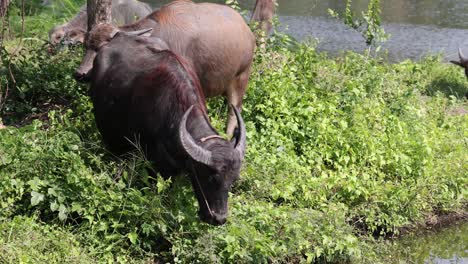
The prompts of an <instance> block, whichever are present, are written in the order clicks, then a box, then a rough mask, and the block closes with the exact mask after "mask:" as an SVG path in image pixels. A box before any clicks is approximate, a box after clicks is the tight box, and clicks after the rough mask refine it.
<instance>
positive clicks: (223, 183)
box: [179, 105, 246, 225]
mask: <svg viewBox="0 0 468 264" xmlns="http://www.w3.org/2000/svg"><path fill="white" fill-rule="evenodd" d="M232 108H233V109H234V112H235V114H236V118H237V125H238V127H239V130H238V133H236V136H234V137H233V139H232V140H231V141H227V140H224V139H221V138H220V137H219V136H216V135H215V136H214V137H209V138H214V139H211V140H209V141H211V142H208V141H206V142H207V143H206V144H205V146H203V147H202V146H200V145H198V144H197V143H196V142H195V140H194V139H193V138H192V136H191V135H190V133H189V132H188V131H187V126H186V123H187V118H188V116H189V114H190V112H191V111H192V109H193V105H192V106H191V107H190V108H189V109H188V110H187V111H186V112H185V114H184V116H183V118H182V121H181V122H180V127H179V138H180V142H181V145H182V147H183V149H184V150H185V151H186V152H187V154H188V155H189V156H190V157H191V158H192V161H189V163H190V164H189V170H190V171H189V174H190V175H191V180H192V185H193V188H194V190H195V194H196V196H197V199H198V204H199V206H200V211H199V215H200V218H201V219H202V220H203V221H205V222H207V223H210V224H213V225H222V224H224V223H225V222H226V218H227V216H228V194H229V191H230V189H231V186H232V184H233V183H234V182H235V181H236V180H237V179H238V178H239V172H240V167H241V164H242V160H243V159H244V151H245V146H246V143H245V142H246V135H245V134H246V131H245V125H244V121H243V120H242V117H241V115H240V114H239V112H238V111H237V109H236V108H235V107H234V106H232ZM201 141H204V139H202V140H201Z"/></svg>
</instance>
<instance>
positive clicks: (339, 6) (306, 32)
mask: <svg viewBox="0 0 468 264" xmlns="http://www.w3.org/2000/svg"><path fill="white" fill-rule="evenodd" d="M143 1H146V2H148V3H150V4H152V5H153V7H159V6H161V5H163V4H165V3H168V2H170V0H143ZM203 1H209V2H218V3H224V2H225V1H224V0H212V1H210V0H203ZM278 1H279V9H278V14H279V16H280V22H281V26H280V28H279V29H280V31H284V32H286V33H288V34H290V35H291V36H293V37H294V38H296V39H298V40H304V39H310V38H316V39H318V40H319V45H318V47H317V48H318V49H319V50H322V51H327V52H329V53H330V54H338V53H339V52H340V51H341V50H353V51H357V52H361V51H363V50H364V49H365V48H366V46H365V44H364V40H363V39H362V37H361V36H360V34H358V33H356V32H354V31H353V30H349V29H348V28H346V27H345V26H344V25H343V24H342V23H341V22H338V21H336V20H334V19H331V18H329V16H328V13H327V10H328V9H329V8H331V9H334V10H337V11H342V10H343V8H344V3H345V1H344V0H327V1H323V0H278ZM195 2H202V1H200V0H196V1H195ZM254 2H255V0H239V3H240V5H241V8H243V9H247V10H252V8H253V4H254ZM381 2H382V17H383V21H384V27H385V30H386V31H387V32H388V33H390V34H391V38H390V40H389V41H388V42H386V43H385V44H384V45H383V47H384V48H385V49H387V50H388V54H389V59H390V60H391V61H401V60H404V59H407V58H411V59H419V58H421V57H423V56H425V55H427V54H434V53H442V54H443V56H444V59H445V60H446V61H447V60H450V59H457V49H458V47H459V46H461V47H466V49H467V50H468V0H391V1H381ZM367 4H368V0H354V1H353V6H354V8H355V12H360V11H362V10H365V9H366V8H367ZM467 53H468V51H467Z"/></svg>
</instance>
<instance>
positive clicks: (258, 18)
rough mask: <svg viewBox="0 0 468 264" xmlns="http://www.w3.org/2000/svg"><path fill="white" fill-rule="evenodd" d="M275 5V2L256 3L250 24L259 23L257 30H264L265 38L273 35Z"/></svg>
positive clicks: (260, 0)
mask: <svg viewBox="0 0 468 264" xmlns="http://www.w3.org/2000/svg"><path fill="white" fill-rule="evenodd" d="M275 5H276V4H275V0H257V1H256V2H255V7H254V10H253V12H252V17H251V18H250V22H256V23H258V26H257V30H258V29H260V30H262V31H263V32H264V35H265V36H268V35H269V34H270V33H271V29H272V23H273V16H274V14H275ZM257 38H258V37H257Z"/></svg>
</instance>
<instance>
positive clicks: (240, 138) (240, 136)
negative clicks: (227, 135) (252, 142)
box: [231, 105, 247, 159]
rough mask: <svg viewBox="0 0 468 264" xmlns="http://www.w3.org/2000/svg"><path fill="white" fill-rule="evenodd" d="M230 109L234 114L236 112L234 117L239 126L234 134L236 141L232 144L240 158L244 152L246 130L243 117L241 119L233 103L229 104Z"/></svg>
mask: <svg viewBox="0 0 468 264" xmlns="http://www.w3.org/2000/svg"><path fill="white" fill-rule="evenodd" d="M231 107H232V109H233V110H234V114H236V119H237V127H238V128H239V133H237V136H236V143H235V144H234V148H235V149H236V150H237V151H239V155H240V157H241V159H244V154H245V147H246V145H247V144H246V141H247V140H246V138H247V136H246V130H245V124H244V119H242V116H241V115H240V113H239V111H238V110H237V108H236V107H235V106H234V105H231Z"/></svg>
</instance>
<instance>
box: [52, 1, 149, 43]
mask: <svg viewBox="0 0 468 264" xmlns="http://www.w3.org/2000/svg"><path fill="white" fill-rule="evenodd" d="M152 11H153V10H152V9H151V7H150V6H149V5H148V4H146V3H142V2H139V1H137V0H112V5H111V13H112V23H113V24H115V25H125V24H129V23H133V22H135V21H137V20H138V19H141V18H143V17H145V16H147V15H148V14H149V13H151V12H152ZM87 28H88V14H87V11H86V5H84V6H82V7H81V8H80V11H79V12H78V14H76V16H75V17H74V18H72V19H71V20H70V21H69V22H67V23H65V24H63V25H59V26H55V27H54V28H53V29H51V30H50V32H49V41H50V43H51V44H52V45H57V44H59V43H60V42H63V44H64V45H69V44H77V43H83V42H84V37H85V34H86V31H87Z"/></svg>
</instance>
